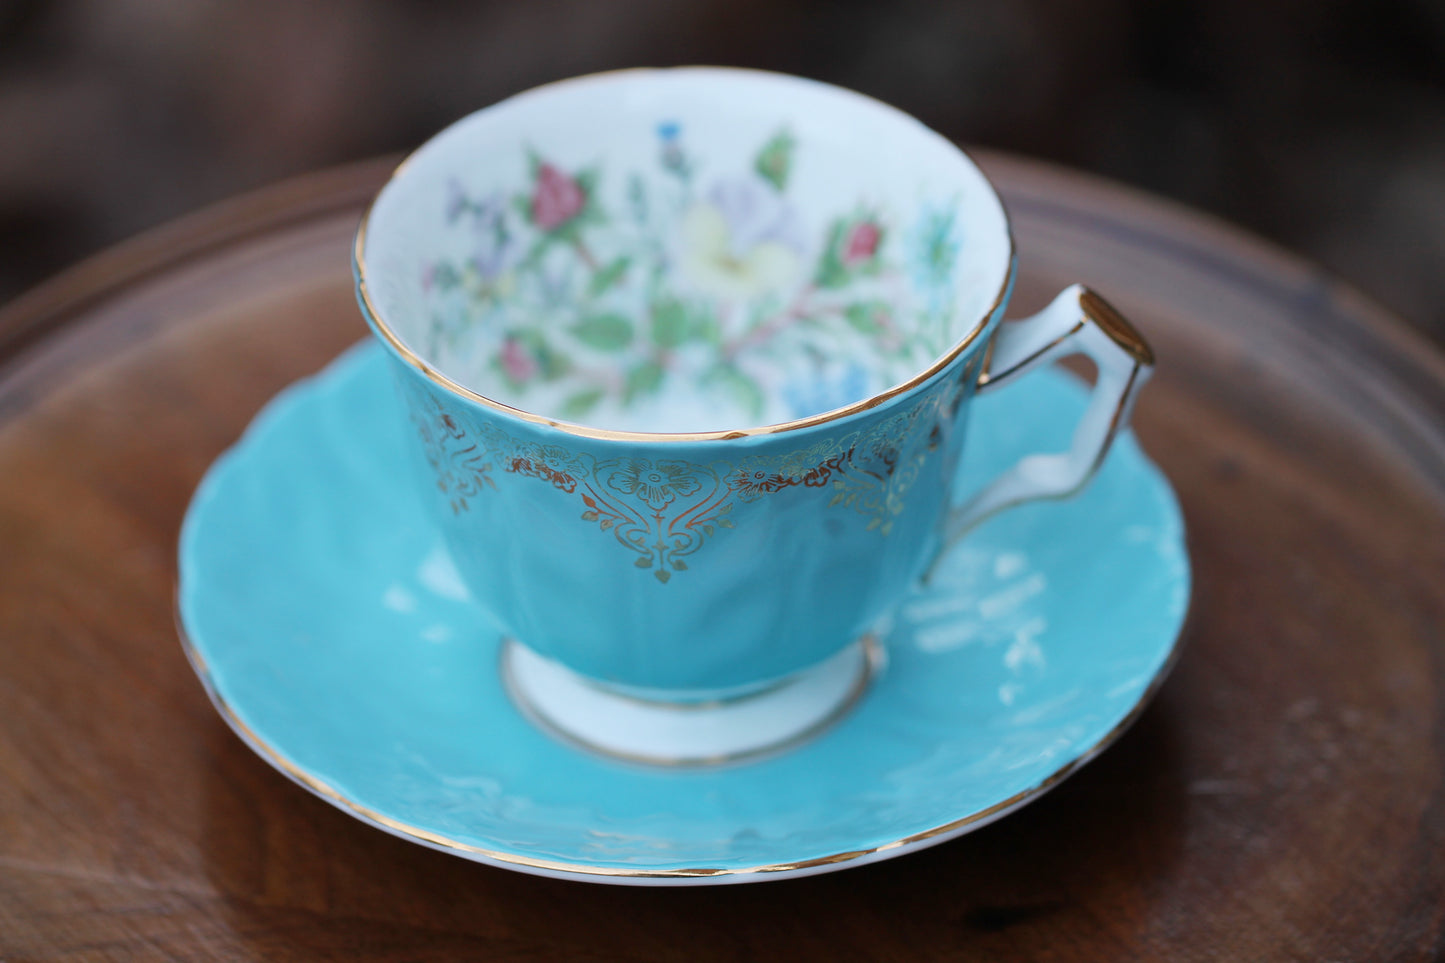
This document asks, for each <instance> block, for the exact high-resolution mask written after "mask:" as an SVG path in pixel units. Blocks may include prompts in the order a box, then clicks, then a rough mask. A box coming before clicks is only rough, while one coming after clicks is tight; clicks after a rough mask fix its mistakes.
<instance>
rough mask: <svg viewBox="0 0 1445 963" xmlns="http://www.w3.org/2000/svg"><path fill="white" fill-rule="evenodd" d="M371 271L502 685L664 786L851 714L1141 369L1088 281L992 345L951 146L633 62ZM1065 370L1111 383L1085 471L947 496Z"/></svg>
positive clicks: (981, 207)
mask: <svg viewBox="0 0 1445 963" xmlns="http://www.w3.org/2000/svg"><path fill="white" fill-rule="evenodd" d="M354 267H355V274H356V285H357V292H358V298H359V301H360V304H361V308H362V311H363V313H364V314H365V316H366V319H367V321H368V323H369V324H370V325H371V327H372V329H373V331H374V332H375V334H376V335H377V336H378V337H379V338H380V340H381V341H382V342H383V343H384V344H385V345H386V346H387V348H388V349H389V350H390V354H391V357H392V360H393V361H394V365H393V367H394V369H395V371H396V374H397V379H398V382H399V384H400V389H401V391H400V394H401V397H402V398H403V399H404V404H405V407H406V411H407V413H408V416H409V421H410V426H411V433H412V435H413V436H414V438H415V441H416V445H415V450H416V455H417V457H416V461H417V463H418V468H419V477H421V478H422V479H423V480H424V488H425V492H424V496H423V497H425V498H426V499H427V500H428V501H429V502H430V503H431V504H432V505H433V506H434V508H435V516H436V518H437V519H438V524H439V528H440V532H441V534H442V536H443V538H444V540H445V545H446V548H447V550H448V551H447V553H446V554H448V555H449V556H450V564H451V565H453V566H454V568H455V573H456V574H457V575H459V576H460V582H461V584H462V585H464V586H465V589H466V591H468V592H469V593H470V596H471V597H472V599H473V600H474V601H475V603H476V604H477V605H478V606H479V607H480V609H481V610H482V611H483V612H484V613H485V614H486V615H487V616H488V617H489V618H490V620H491V621H492V622H493V623H495V626H496V627H497V629H498V630H499V631H500V632H502V633H503V634H504V635H505V636H506V637H507V638H508V639H509V640H511V642H509V644H508V645H507V646H506V647H505V655H504V657H503V664H502V666H501V667H500V671H502V672H503V674H504V678H505V681H506V684H507V686H508V690H509V692H511V694H512V696H513V698H514V699H515V700H516V701H517V702H518V704H519V706H520V707H521V708H522V709H523V711H525V712H527V713H528V714H529V715H530V716H531V717H532V718H533V719H534V720H536V721H537V722H539V723H541V724H543V725H545V726H547V727H548V728H550V729H552V730H553V731H554V732H556V733H558V734H560V735H562V736H565V737H567V738H570V739H572V740H574V741H578V742H581V743H584V744H586V745H588V746H590V747H592V748H595V749H599V750H601V751H604V752H608V753H612V754H614V755H618V756H623V757H626V758H630V759H636V760H643V761H648V762H657V763H699V762H710V761H718V760H730V759H737V758H741V757H743V756H747V755H750V754H755V753H758V752H762V751H765V750H770V749H776V748H779V747H781V746H784V745H786V744H788V743H790V742H792V741H795V740H797V739H799V738H802V737H803V736H805V735H807V734H809V733H811V732H813V731H815V730H817V729H819V728H820V727H822V726H823V725H825V724H826V723H827V722H828V721H829V720H830V719H832V718H834V717H836V716H838V715H839V714H840V713H841V712H843V711H844V710H845V709H846V708H847V706H848V705H850V704H851V703H852V701H853V700H854V699H856V698H857V697H858V696H859V694H860V693H861V692H862V691H863V690H864V689H865V687H866V682H867V678H868V676H869V673H870V672H872V671H874V670H875V669H876V668H877V664H878V662H879V660H880V644H879V642H878V640H876V639H875V638H874V635H875V634H876V630H878V627H879V626H880V625H882V624H884V623H886V618H887V616H888V615H889V613H890V612H891V611H892V610H893V609H894V608H896V606H897V605H898V604H899V602H900V601H901V600H902V599H903V598H904V597H905V595H906V593H907V592H908V591H909V589H910V587H911V586H913V585H914V584H915V583H917V582H918V580H919V579H920V578H924V577H926V573H927V570H928V569H929V567H930V565H931V564H932V563H933V562H934V561H935V559H936V558H937V557H938V556H939V554H940V553H941V552H944V551H946V550H947V548H948V546H949V545H950V544H951V543H952V542H954V541H955V540H956V539H958V538H959V537H960V536H962V535H963V534H964V533H965V532H966V531H967V530H968V529H969V528H970V527H971V526H973V525H974V524H976V523H977V522H978V521H979V520H981V519H983V518H984V517H986V516H988V515H990V514H992V513H993V512H995V511H997V510H999V509H1002V508H1005V507H1008V506H1010V505H1012V504H1016V503H1018V502H1021V501H1025V500H1029V499H1033V498H1039V497H1048V496H1060V495H1064V494H1068V493H1070V492H1072V491H1074V490H1076V489H1077V488H1078V487H1079V486H1080V485H1082V484H1083V483H1084V482H1085V481H1087V479H1088V477H1089V475H1090V474H1091V473H1092V472H1093V471H1094V469H1095V468H1097V466H1098V463H1099V461H1100V460H1101V459H1102V458H1103V457H1104V455H1105V454H1106V452H1107V449H1108V447H1109V444H1110V442H1111V441H1112V439H1113V438H1114V436H1115V435H1116V434H1117V432H1118V431H1120V430H1121V429H1122V428H1123V427H1124V425H1125V424H1126V422H1127V419H1128V415H1129V411H1130V408H1131V405H1132V402H1133V399H1134V397H1135V395H1136V393H1137V392H1138V390H1139V388H1140V387H1141V386H1142V384H1143V383H1144V381H1145V379H1146V378H1147V376H1148V373H1149V370H1150V367H1151V365H1152V356H1151V354H1150V352H1149V348H1148V347H1147V345H1146V344H1145V343H1144V341H1143V340H1142V339H1141V338H1140V337H1139V336H1138V335H1137V334H1136V333H1135V332H1134V330H1133V329H1132V328H1131V327H1130V326H1129V325H1128V323H1127V322H1125V321H1124V320H1123V319H1122V318H1121V317H1119V315H1118V314H1117V312H1115V311H1114V310H1113V309H1111V308H1110V307H1109V305H1108V304H1107V303H1105V302H1104V301H1103V300H1101V299H1100V298H1099V297H1098V296H1097V295H1094V294H1093V293H1092V292H1090V291H1088V290H1086V289H1084V288H1080V287H1077V286H1075V287H1071V288H1069V289H1067V290H1065V291H1064V292H1063V293H1062V294H1061V295H1060V296H1059V297H1058V298H1057V299H1056V300H1055V301H1054V303H1053V304H1052V305H1050V306H1049V307H1048V308H1047V309H1045V310H1044V311H1043V312H1041V313H1040V314H1038V315H1036V316H1034V317H1032V318H1029V319H1025V320H1023V321H1018V322H1011V323H1009V324H1007V325H1004V326H1002V327H1000V324H999V322H1000V320H1001V318H1002V316H1003V313H1004V309H1005V306H1006V304H1007V301H1008V297H1009V293H1010V290H1011V287H1012V284H1013V278H1014V257H1013V245H1012V238H1011V235H1010V232H1009V225H1008V220H1007V217H1006V215H1005V213H1004V209H1003V206H1002V204H1001V203H1000V201H999V198H998V196H997V195H996V194H995V192H994V190H993V189H992V188H991V186H990V185H989V183H988V181H987V180H986V179H985V178H984V176H983V174H982V173H980V171H979V170H978V168H977V167H975V166H974V164H973V163H972V162H971V161H970V160H969V159H968V157H966V156H965V155H964V154H963V153H962V152H961V151H959V150H958V148H956V147H955V146H954V145H953V144H951V143H949V142H948V141H947V140H945V139H943V138H942V137H940V136H938V135H937V134H935V133H933V132H932V131H930V130H929V129H927V128H926V127H924V126H923V125H922V124H920V123H919V122H917V121H915V120H913V119H912V118H910V117H908V116H907V115H905V114H903V113H900V112H899V111H897V110H894V109H893V108H890V107H888V106H885V105H883V104H881V103H879V102H877V101H874V100H871V99H869V98H867V97H863V96H861V95H859V94H855V93H852V92H849V91H846V90H842V89H839V88H836V87H831V86H828V85H825V84H821V83H815V82H812V81H807V80H802V79H798V78H793V77H787V76H782V75H775V74H767V73H760V72H753V71H743V70H730V69H711V68H681V69H667V70H634V71H622V72H618V73H612V74H603V75H597V76H592V77H583V78H579V79H575V80H569V81H564V82H561V83H556V84H551V85H549V86H545V87H542V88H539V89H536V90H533V91H530V92H528V93H524V94H521V95H519V96H516V97H513V98H511V99H509V100H506V101H503V102H501V103H499V104H496V105H494V106H492V107H489V108H486V109H485V110H482V111H479V112H477V113H475V114H472V115H471V116H469V117H467V118H465V119H463V120H461V121H459V122H457V123H456V124H454V125H452V126H451V127H449V128H447V129H446V130H444V131H443V132H442V133H440V134H439V135H437V136H436V137H435V138H433V139H432V140H431V141H429V142H428V143H427V144H426V145H424V146H423V147H422V148H421V149H419V150H418V151H417V152H416V153H415V154H413V155H412V156H411V157H410V158H409V159H408V160H407V161H406V162H405V163H404V164H403V165H402V166H401V168H400V169H399V170H398V171H397V172H396V174H395V176H394V177H393V178H392V180H391V181H390V183H388V184H387V185H386V186H385V187H384V188H383V189H382V191H381V192H380V194H379V195H378V197H377V199H376V201H375V204H374V205H373V207H372V209H371V210H370V212H369V213H368V214H367V216H366V218H365V220H364V222H363V224H362V226H361V230H360V231H359V232H358V236H357V240H356V246H355V257H354ZM1079 352H1083V353H1086V354H1088V355H1089V356H1090V357H1092V358H1093V360H1094V361H1095V363H1096V364H1097V366H1098V370H1099V376H1098V379H1097V382H1096V385H1095V387H1094V389H1093V396H1092V399H1091V401H1090V405H1089V407H1088V409H1087V411H1086V413H1085V414H1084V416H1083V417H1082V419H1081V420H1080V422H1079V424H1078V426H1077V428H1076V429H1075V433H1074V440H1073V444H1072V447H1071V449H1070V450H1069V451H1066V452H1063V453H1059V454H1041V455H1035V456H1031V457H1029V458H1025V459H1024V460H1023V461H1022V462H1020V463H1019V464H1018V465H1017V466H1016V467H1015V468H1013V469H1012V470H1011V471H1009V472H1007V473H1005V474H1004V475H1003V476H1002V477H1001V478H999V479H998V480H997V481H995V482H994V483H993V484H992V485H990V486H989V487H987V488H985V489H984V490H983V491H982V492H979V493H960V492H955V491H954V488H953V479H954V478H955V476H956V474H957V471H958V466H959V462H960V458H962V457H965V456H964V439H965V427H966V424H967V414H968V408H969V402H970V400H971V399H972V398H973V396H974V394H975V392H977V391H983V390H992V389H994V388H996V387H997V386H999V385H1000V384H1003V383H1005V382H1008V381H1012V380H1013V379H1015V378H1016V377H1017V376H1018V375H1020V374H1022V373H1023V372H1025V371H1026V370H1028V369H1029V368H1031V367H1033V366H1035V365H1037V364H1041V363H1047V362H1048V361H1051V360H1053V359H1055V358H1058V357H1060V356H1062V355H1064V354H1070V353H1079ZM1017 390H1020V391H1026V390H1028V386H1027V384H1026V383H1025V384H1023V385H1020V387H1019V388H1018V389H1017ZM1041 444H1043V442H1041ZM964 495H968V496H970V497H968V498H967V499H964V497H963V496H964ZM883 641H884V642H886V639H884V640H883Z"/></svg>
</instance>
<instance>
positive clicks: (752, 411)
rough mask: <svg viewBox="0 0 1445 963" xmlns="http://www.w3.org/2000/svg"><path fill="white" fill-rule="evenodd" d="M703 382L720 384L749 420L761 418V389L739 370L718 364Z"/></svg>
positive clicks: (763, 401)
mask: <svg viewBox="0 0 1445 963" xmlns="http://www.w3.org/2000/svg"><path fill="white" fill-rule="evenodd" d="M703 380H704V382H706V383H714V384H721V385H722V386H723V387H724V388H725V389H726V390H727V392H728V394H730V395H732V397H733V400H734V401H735V402H737V404H738V405H739V406H740V407H741V408H742V409H743V410H745V411H746V412H747V413H748V416H749V417H751V418H761V417H762V416H763V409H764V407H765V396H764V395H763V389H762V388H760V387H758V383H757V382H756V381H754V380H753V379H752V378H751V377H749V376H748V375H747V374H745V373H744V372H743V371H742V370H741V369H739V368H737V367H735V366H733V365H730V364H720V365H717V366H716V367H714V368H712V369H711V370H710V371H709V372H708V373H707V375H706V376H704V379H703Z"/></svg>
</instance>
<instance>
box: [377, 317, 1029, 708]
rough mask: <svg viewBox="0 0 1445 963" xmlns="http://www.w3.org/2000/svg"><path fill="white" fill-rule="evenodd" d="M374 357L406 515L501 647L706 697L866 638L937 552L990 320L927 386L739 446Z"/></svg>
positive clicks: (609, 678)
mask: <svg viewBox="0 0 1445 963" xmlns="http://www.w3.org/2000/svg"><path fill="white" fill-rule="evenodd" d="M363 310H364V311H365V312H366V315H367V318H368V321H369V322H370V323H371V324H372V326H373V328H375V329H376V330H377V332H378V334H380V335H381V336H382V340H383V341H384V342H385V343H387V344H388V345H389V346H391V348H392V360H393V362H394V363H393V365H392V367H393V368H394V370H395V372H396V377H397V381H398V384H399V386H400V390H401V394H402V397H403V398H404V399H405V403H406V406H407V409H408V411H409V413H410V417H411V421H412V426H413V428H414V431H415V438H416V441H417V442H418V444H417V448H416V453H417V456H418V458H417V460H418V462H419V469H418V470H419V471H420V472H421V473H422V476H423V479H424V482H425V484H426V486H427V488H428V489H429V490H428V491H427V492H426V497H427V499H428V501H429V502H430V503H431V505H432V507H433V509H434V512H435V515H436V517H437V518H438V520H439V526H440V530H441V531H442V532H443V534H444V535H445V538H446V543H447V547H448V549H449V550H450V553H451V556H452V559H453V561H454V562H455V564H456V566H457V568H458V570H459V572H460V573H461V574H462V576H463V578H464V579H465V581H466V583H467V585H468V586H469V588H470V590H471V592H472V594H473V596H474V597H475V598H476V600H477V601H478V602H479V603H480V605H481V606H482V607H483V608H484V609H485V610H486V611H487V613H489V614H490V616H491V617H492V619H493V620H494V621H495V622H496V624H497V626H498V628H499V629H500V631H501V632H502V633H503V634H504V635H506V636H509V637H512V638H515V639H518V640H520V641H522V642H523V643H524V644H526V645H527V646H528V647H529V648H532V649H533V650H534V651H536V652H538V653H539V654H541V655H543V656H546V657H548V658H551V659H554V660H556V661H558V662H560V663H562V664H563V665H566V666H568V667H569V668H571V669H573V670H574V671H576V672H579V673H581V674H582V675H585V676H588V677H591V678H594V679H598V680H602V681H606V682H609V683H613V684H617V685H621V686H625V687H629V688H638V689H652V690H669V691H695V690H702V691H706V692H709V693H714V694H717V693H725V692H727V691H728V690H735V689H745V688H747V687H749V686H752V685H755V684H759V683H766V682H769V681H772V680H776V679H779V678H781V677H784V676H787V675H790V674H792V673H794V672H797V671H799V670H801V669H804V668H807V667H809V666H812V665H814V664H816V663H818V662H820V661H822V660H823V659H825V658H827V657H828V656H830V655H832V654H833V653H834V652H836V651H838V650H839V649H840V648H841V647H843V646H844V645H846V644H848V643H850V642H854V641H856V640H858V639H859V638H860V637H861V636H863V635H864V634H866V633H867V632H868V631H869V630H870V629H871V628H872V627H873V626H874V624H875V623H876V622H877V621H878V620H879V618H880V617H882V616H884V615H886V614H887V613H888V612H889V611H890V610H891V609H892V608H893V607H894V606H895V605H896V604H897V602H898V600H899V599H901V598H902V597H903V595H904V593H905V591H906V590H907V588H908V587H909V586H910V585H911V584H913V583H914V582H915V581H916V580H917V579H918V578H919V576H920V574H921V572H922V570H923V567H924V566H925V565H926V564H927V562H928V561H929V560H930V559H931V558H932V556H933V555H934V554H935V553H936V551H937V549H938V547H939V539H940V533H941V525H940V522H941V519H942V517H943V515H944V512H945V509H946V508H947V507H948V506H949V505H950V504H951V501H952V499H953V492H952V484H951V483H952V480H953V478H954V477H955V475H956V473H957V472H956V469H957V465H958V458H959V455H960V453H961V452H962V450H963V443H964V435H965V429H966V425H967V409H968V403H969V401H970V399H971V398H972V396H973V391H974V385H975V383H976V381H977V379H978V374H979V369H980V366H981V364H982V359H983V356H984V353H985V351H986V349H987V344H988V335H989V333H990V332H991V325H992V324H993V323H994V322H996V321H997V320H998V318H999V317H1001V313H1002V310H1003V303H1002V302H1000V304H999V307H998V308H996V309H995V310H994V312H993V314H992V315H991V317H990V319H989V326H985V327H983V328H980V329H979V331H978V333H977V335H976V337H975V338H974V340H973V342H972V343H971V344H969V345H967V346H965V347H964V348H963V349H962V350H960V351H959V352H958V354H957V356H956V357H955V358H953V359H952V360H951V361H950V362H949V363H948V364H947V365H944V366H943V367H941V368H940V370H938V371H937V372H936V373H935V374H934V375H933V376H932V377H930V378H928V379H926V380H925V381H924V382H923V383H921V384H918V385H916V386H914V387H912V388H910V389H909V390H907V391H904V392H901V393H899V394H898V395H895V396H894V397H891V398H888V399H886V400H884V401H882V402H880V403H878V404H877V405H874V406H871V407H867V408H865V409H863V410H860V411H856V412H853V413H850V414H847V415H843V416H840V417H836V418H832V419H829V420H827V421H823V422H821V423H819V424H815V425H809V426H806V427H801V428H796V429H793V430H789V431H783V432H776V433H760V434H749V435H745V436H743V437H740V438H728V437H714V438H708V439H705V440H697V441H676V440H666V441H646V440H635V439H627V438H624V439H612V438H606V437H588V436H583V435H578V434H574V433H571V432H569V431H566V430H564V429H562V428H559V427H557V426H553V425H548V424H544V423H537V422H535V421H532V420H523V419H520V418H517V417H514V416H511V415H510V414H508V413H507V412H505V411H498V410H496V409H495V408H493V407H490V406H487V405H483V404H480V403H478V402H477V401H475V400H473V399H470V398H468V397H466V396H464V395H459V394H458V393H456V392H454V391H451V390H448V389H447V388H446V387H443V386H442V385H440V384H438V383H437V382H436V381H435V380H433V379H432V378H431V377H429V376H428V375H427V374H426V373H425V371H424V370H423V369H422V368H420V367H419V366H417V365H416V364H414V363H411V362H409V361H408V360H407V358H406V357H405V355H404V354H402V353H400V352H399V351H398V348H397V345H396V344H394V343H393V342H392V341H391V340H390V339H389V338H387V337H386V333H385V331H384V330H383V329H381V328H380V327H379V326H378V325H377V323H376V320H375V317H374V316H373V315H372V314H371V312H370V311H369V310H366V307H365V302H364V301H363Z"/></svg>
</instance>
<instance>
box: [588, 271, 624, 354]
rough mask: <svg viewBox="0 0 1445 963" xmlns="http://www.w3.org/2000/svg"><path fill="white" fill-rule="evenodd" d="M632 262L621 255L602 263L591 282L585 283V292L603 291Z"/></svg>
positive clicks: (595, 294)
mask: <svg viewBox="0 0 1445 963" xmlns="http://www.w3.org/2000/svg"><path fill="white" fill-rule="evenodd" d="M631 263H632V258H630V257H627V256H626V255H623V256H622V257H619V258H617V259H616V260H615V261H612V262H611V263H609V264H606V265H603V266H602V267H601V268H599V269H598V271H597V273H596V274H594V275H592V283H590V284H588V285H587V293H588V294H589V295H591V296H592V297H594V298H595V297H597V295H599V294H601V293H603V292H604V291H606V290H607V289H608V288H610V287H612V286H613V285H615V284H616V283H617V282H618V281H621V280H622V277H623V275H625V274H626V273H627V267H628V265H630V264H631ZM629 337H630V335H629Z"/></svg>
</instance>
